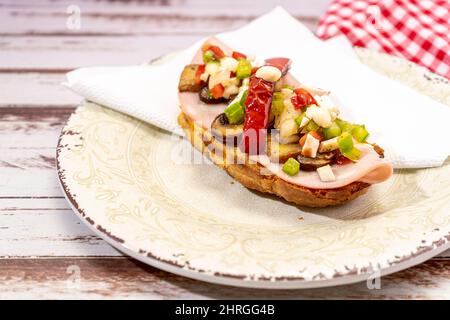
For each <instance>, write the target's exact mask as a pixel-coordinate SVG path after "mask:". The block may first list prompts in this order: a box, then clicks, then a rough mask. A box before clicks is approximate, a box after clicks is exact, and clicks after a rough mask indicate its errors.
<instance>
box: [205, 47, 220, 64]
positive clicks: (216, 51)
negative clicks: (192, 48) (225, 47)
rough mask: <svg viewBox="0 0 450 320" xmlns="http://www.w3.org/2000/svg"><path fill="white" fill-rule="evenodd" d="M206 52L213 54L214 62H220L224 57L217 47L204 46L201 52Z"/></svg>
mask: <svg viewBox="0 0 450 320" xmlns="http://www.w3.org/2000/svg"><path fill="white" fill-rule="evenodd" d="M208 51H211V52H212V53H213V55H214V59H216V60H220V59H222V58H223V57H225V53H224V52H223V51H222V49H220V48H219V47H218V46H211V45H206V46H205V47H204V48H203V52H204V53H206V52H208Z"/></svg>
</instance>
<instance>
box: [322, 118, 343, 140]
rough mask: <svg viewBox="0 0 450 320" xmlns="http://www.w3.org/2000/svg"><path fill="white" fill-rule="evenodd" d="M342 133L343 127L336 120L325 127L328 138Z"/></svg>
mask: <svg viewBox="0 0 450 320" xmlns="http://www.w3.org/2000/svg"><path fill="white" fill-rule="evenodd" d="M341 133H342V131H341V128H340V127H339V126H338V124H337V123H336V122H333V123H332V124H331V126H330V127H328V128H324V129H323V135H324V137H325V139H326V140H328V139H331V138H334V137H337V136H339V135H340V134H341Z"/></svg>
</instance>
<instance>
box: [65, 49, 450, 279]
mask: <svg viewBox="0 0 450 320" xmlns="http://www.w3.org/2000/svg"><path fill="white" fill-rule="evenodd" d="M357 52H358V54H359V55H360V57H361V59H362V60H363V61H364V62H365V63H366V64H368V65H370V66H371V67H373V68H375V69H376V70H379V71H380V72H383V73H385V74H387V75H388V76H391V77H394V78H396V79H398V80H400V81H403V82H405V83H407V84H408V85H410V86H413V87H414V88H416V89H417V90H420V91H422V92H424V93H425V94H428V95H431V96H432V97H433V98H434V99H437V100H440V101H442V102H444V103H447V104H449V103H450V98H449V97H450V86H449V85H448V83H446V81H445V80H444V79H443V78H440V77H438V76H436V75H433V74H430V73H428V72H426V71H424V70H423V69H421V68H418V67H416V66H414V65H412V64H410V63H407V62H405V61H403V60H400V59H394V58H392V57H389V56H384V55H380V54H375V53H372V52H370V51H366V50H358V51H357ZM192 158H193V159H194V160H195V161H196V162H197V164H191V163H190V162H191V161H190V160H191V159H192ZM57 162H58V173H59V177H60V181H61V184H62V186H63V190H64V192H65V194H66V196H67V199H68V200H69V201H70V203H71V204H72V205H73V208H74V209H75V211H76V212H78V213H79V215H80V216H81V217H82V219H83V220H84V221H85V222H86V223H87V225H89V226H90V227H91V228H92V230H94V231H95V232H96V233H97V234H99V235H100V236H101V237H103V238H104V239H105V240H106V241H108V242H109V243H110V244H111V245H113V246H115V247H116V248H118V249H119V250H121V251H123V252H125V253H126V254H129V255H131V256H133V257H134V258H136V259H139V260H141V261H143V262H145V263H148V264H150V265H153V266H155V267H158V268H161V269H164V270H167V271H169V272H173V273H176V274H180V275H184V276H187V277H191V278H195V279H200V280H204V281H210V282H215V283H221V284H229V285H236V286H245V287H259V288H307V287H320V286H328V285H337V284H343V283H351V282H356V281H362V280H365V279H366V278H368V277H370V276H372V277H373V276H377V275H379V274H388V273H391V272H395V271H398V270H401V269H404V268H407V267H409V266H412V265H414V264H417V263H420V262H422V261H424V260H426V259H428V258H430V257H431V256H433V255H436V254H438V253H440V252H441V251H443V250H445V249H447V248H448V247H449V240H450V210H449V209H450V202H449V194H450V179H449V172H450V162H449V161H447V163H446V164H445V165H444V166H443V167H440V168H434V169H425V170H398V171H396V173H395V175H394V177H393V178H392V179H391V180H390V181H388V182H386V183H383V184H379V185H375V186H373V187H372V188H371V189H370V191H369V192H368V193H367V194H366V195H364V196H362V197H360V198H358V199H356V200H355V201H353V202H351V203H349V204H347V205H344V206H340V207H337V208H327V209H305V208H298V207H296V206H294V205H291V204H289V203H286V202H283V201H281V200H279V199H277V198H272V197H267V196H264V195H261V194H258V193H255V192H252V191H249V190H247V189H246V188H244V187H242V186H241V185H240V184H239V183H237V182H234V181H233V179H232V178H231V177H229V176H228V175H227V174H226V173H225V172H224V171H222V170H220V169H219V168H217V167H215V166H214V165H211V164H210V163H209V162H208V161H207V160H206V159H203V158H202V157H201V156H200V154H199V153H197V152H196V151H192V149H191V147H190V144H189V143H187V142H186V141H184V140H182V139H179V138H176V137H172V136H171V135H170V134H167V133H165V132H163V131H161V130H159V129H157V128H155V127H153V126H151V125H148V124H144V123H142V122H140V121H138V120H135V119H132V118H130V117H128V116H125V115H122V114H120V113H117V112H114V111H111V110H109V109H106V108H103V107H100V106H98V105H95V104H92V103H82V104H81V105H80V106H79V107H78V108H77V109H76V111H75V113H74V114H73V115H72V116H71V117H70V119H69V121H68V123H67V125H66V127H65V128H64V129H63V131H62V134H61V137H60V141H59V146H58V155H57Z"/></svg>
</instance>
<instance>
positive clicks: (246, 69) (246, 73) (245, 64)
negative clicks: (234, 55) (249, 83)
mask: <svg viewBox="0 0 450 320" xmlns="http://www.w3.org/2000/svg"><path fill="white" fill-rule="evenodd" d="M251 74H252V64H251V63H250V61H248V60H247V59H240V60H239V62H238V65H237V69H236V78H238V79H244V78H248V77H250V75H251Z"/></svg>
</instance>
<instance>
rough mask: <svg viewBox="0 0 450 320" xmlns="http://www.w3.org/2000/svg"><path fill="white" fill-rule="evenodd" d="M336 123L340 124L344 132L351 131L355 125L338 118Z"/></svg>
mask: <svg viewBox="0 0 450 320" xmlns="http://www.w3.org/2000/svg"><path fill="white" fill-rule="evenodd" d="M336 123H337V125H338V126H339V128H341V131H342V132H351V131H352V129H353V125H352V124H351V123H350V122H348V121H344V120H341V119H336Z"/></svg>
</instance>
